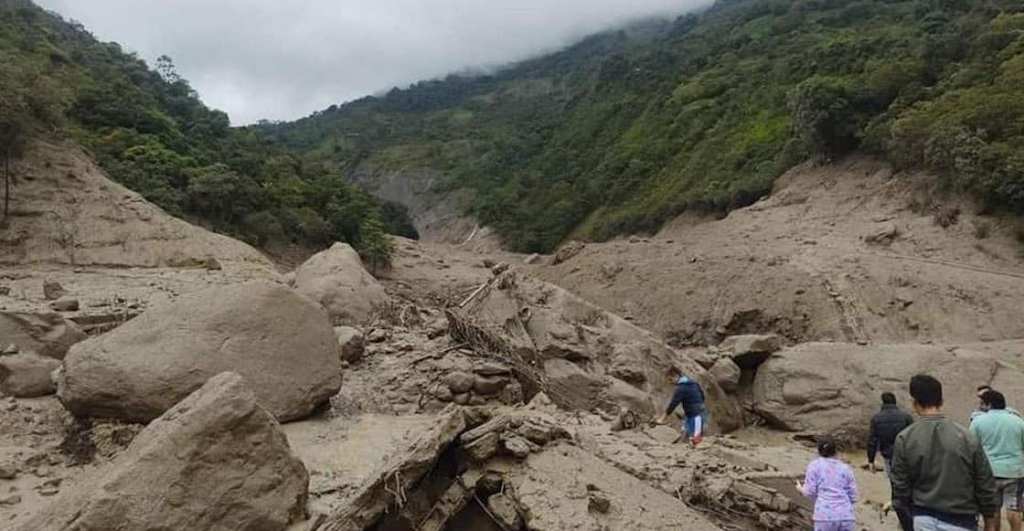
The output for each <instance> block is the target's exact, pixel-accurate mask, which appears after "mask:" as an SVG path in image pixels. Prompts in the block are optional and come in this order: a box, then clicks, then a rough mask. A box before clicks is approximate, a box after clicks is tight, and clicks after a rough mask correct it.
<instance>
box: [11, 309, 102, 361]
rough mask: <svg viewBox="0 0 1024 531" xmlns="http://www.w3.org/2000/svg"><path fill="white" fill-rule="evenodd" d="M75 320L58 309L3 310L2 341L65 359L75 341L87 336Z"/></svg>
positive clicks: (37, 352)
mask: <svg viewBox="0 0 1024 531" xmlns="http://www.w3.org/2000/svg"><path fill="white" fill-rule="evenodd" d="M86 337H87V336H86V335H85V332H83V331H82V329H81V328H79V327H78V326H77V325H76V324H75V323H73V322H71V321H68V320H67V319H65V318H63V317H61V316H60V315H59V314H56V313H29V312H0V343H3V346H5V347H6V346H7V345H10V344H13V345H16V346H17V347H18V350H20V351H21V352H35V353H36V354H39V355H41V356H47V357H50V358H54V359H58V360H62V359H64V355H65V354H67V352H68V349H69V348H71V345H74V344H75V343H78V342H79V341H82V340H84V339H86Z"/></svg>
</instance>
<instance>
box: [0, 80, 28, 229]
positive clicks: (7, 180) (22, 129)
mask: <svg viewBox="0 0 1024 531" xmlns="http://www.w3.org/2000/svg"><path fill="white" fill-rule="evenodd" d="M27 129H28V125H27V123H26V121H25V117H24V116H22V115H18V114H14V113H10V111H9V109H8V108H7V107H6V106H5V104H4V102H3V100H2V99H0V180H2V181H3V187H4V208H3V217H0V226H5V225H6V224H7V216H8V215H9V213H10V208H11V187H12V186H14V169H13V167H12V164H13V163H14V161H15V160H17V159H18V158H20V157H21V156H22V155H23V154H24V152H25V147H26V145H27V143H28V142H27V139H26V137H27V136H28V133H27Z"/></svg>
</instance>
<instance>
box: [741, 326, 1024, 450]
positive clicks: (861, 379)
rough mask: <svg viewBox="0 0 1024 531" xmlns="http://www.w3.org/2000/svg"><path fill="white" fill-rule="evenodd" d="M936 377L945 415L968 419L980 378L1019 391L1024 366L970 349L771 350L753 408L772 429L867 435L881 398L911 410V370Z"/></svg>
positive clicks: (824, 346) (842, 346) (828, 346)
mask: <svg viewBox="0 0 1024 531" xmlns="http://www.w3.org/2000/svg"><path fill="white" fill-rule="evenodd" d="M919 373H925V374H931V375H932V376H934V377H936V378H938V379H939V381H941V382H942V387H943V398H944V402H945V408H944V409H945V413H946V415H947V416H948V417H949V418H952V419H956V420H957V421H958V422H966V420H967V419H968V418H970V414H971V412H972V411H973V410H974V408H975V406H976V405H977V397H976V396H975V392H976V388H977V386H978V385H980V384H981V383H986V384H989V385H991V386H992V387H994V388H996V389H999V390H1000V391H1001V392H1003V393H1005V394H1006V396H1011V397H1013V396H1024V372H1022V371H1021V370H1020V369H1018V368H1016V366H1011V365H1008V364H1006V363H1003V362H1002V361H1000V360H998V359H995V358H994V357H993V356H992V355H990V354H986V353H984V352H982V351H977V350H972V349H970V348H968V347H964V348H960V349H957V350H956V351H955V352H949V351H948V350H946V349H945V348H944V347H943V346H941V345H935V346H932V345H871V346H866V347H865V346H858V345H854V344H847V343H807V344H802V345H798V346H795V347H792V348H788V349H785V350H782V351H780V352H778V353H776V354H775V355H774V356H772V358H771V359H769V360H768V361H767V362H765V363H764V364H763V365H761V367H760V368H758V371H757V376H756V377H755V378H754V386H753V387H754V388H753V394H754V404H753V406H754V410H755V411H756V412H757V413H759V414H760V415H761V416H763V417H764V418H765V419H767V420H768V421H769V423H770V424H773V425H774V426H776V427H778V428H782V429H785V430H789V431H801V432H809V433H811V434H816V433H829V434H832V435H834V436H837V437H839V438H842V439H852V440H853V441H855V442H858V443H860V442H861V441H863V440H865V438H866V437H867V435H868V433H867V430H868V426H869V423H870V420H871V416H872V415H874V414H875V413H876V412H877V411H878V407H879V396H880V395H881V393H883V392H886V391H889V392H893V393H895V394H896V397H897V401H898V403H899V404H900V406H901V407H902V408H903V409H904V410H907V411H909V410H910V404H911V400H910V397H909V395H908V390H907V386H908V383H909V381H910V378H911V377H912V376H914V375H915V374H919Z"/></svg>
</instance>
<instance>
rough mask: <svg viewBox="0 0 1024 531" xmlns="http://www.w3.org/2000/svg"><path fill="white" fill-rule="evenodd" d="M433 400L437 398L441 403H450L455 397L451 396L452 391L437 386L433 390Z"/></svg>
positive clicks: (443, 386) (445, 386)
mask: <svg viewBox="0 0 1024 531" xmlns="http://www.w3.org/2000/svg"><path fill="white" fill-rule="evenodd" d="M434 398H437V399H438V400H440V401H442V402H451V401H452V400H455V395H454V394H452V390H451V389H448V386H447V385H439V386H437V388H436V389H435V390H434Z"/></svg>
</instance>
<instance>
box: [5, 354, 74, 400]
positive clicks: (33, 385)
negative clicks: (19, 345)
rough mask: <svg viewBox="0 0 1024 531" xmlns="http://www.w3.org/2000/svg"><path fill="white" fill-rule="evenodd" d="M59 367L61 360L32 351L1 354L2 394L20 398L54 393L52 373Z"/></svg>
mask: <svg viewBox="0 0 1024 531" xmlns="http://www.w3.org/2000/svg"><path fill="white" fill-rule="evenodd" d="M58 367H60V362H59V361H57V360H55V359H53V358H46V357H43V356H39V355H37V354H33V353H31V352H30V353H26V354H15V355H13V356H0V394H3V395H8V396H15V397H18V398H32V397H37V396H46V395H50V394H53V392H54V391H55V388H54V385H53V381H52V380H51V379H50V373H52V372H53V371H55V370H57V368H58Z"/></svg>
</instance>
